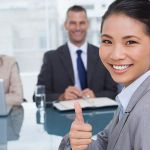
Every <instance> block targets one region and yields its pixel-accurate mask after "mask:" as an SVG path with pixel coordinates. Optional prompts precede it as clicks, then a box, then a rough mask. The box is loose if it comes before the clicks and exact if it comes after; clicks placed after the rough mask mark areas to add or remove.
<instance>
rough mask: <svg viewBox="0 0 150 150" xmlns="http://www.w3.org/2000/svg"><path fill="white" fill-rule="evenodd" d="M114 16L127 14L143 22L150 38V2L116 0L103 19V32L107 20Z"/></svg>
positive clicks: (145, 0) (143, 0)
mask: <svg viewBox="0 0 150 150" xmlns="http://www.w3.org/2000/svg"><path fill="white" fill-rule="evenodd" d="M112 14H125V15H126V16H128V17H131V18H133V19H136V20H138V21H140V22H142V23H143V24H144V25H145V27H146V32H147V34H148V35H149V36H150V1H149V0H115V1H114V2H113V3H112V4H111V5H110V6H109V7H108V10H107V11H106V12H105V14H104V16H103V18H102V24H101V31H102V27H103V23H104V21H105V19H106V18H108V17H109V16H110V15H112Z"/></svg>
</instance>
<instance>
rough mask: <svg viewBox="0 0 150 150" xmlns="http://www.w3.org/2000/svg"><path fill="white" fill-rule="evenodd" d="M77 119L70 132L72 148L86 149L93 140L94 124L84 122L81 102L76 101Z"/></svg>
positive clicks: (76, 149)
mask: <svg viewBox="0 0 150 150" xmlns="http://www.w3.org/2000/svg"><path fill="white" fill-rule="evenodd" d="M75 115H76V116H75V120H74V122H73V123H72V125H71V129H70V132H69V138H70V144H71V148H72V150H86V149H87V148H88V145H89V144H90V143H91V142H92V126H91V125H90V124H87V123H84V118H83V114H82V109H81V106H80V104H79V103H78V102H77V103H75Z"/></svg>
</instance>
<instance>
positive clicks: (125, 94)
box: [116, 71, 150, 113]
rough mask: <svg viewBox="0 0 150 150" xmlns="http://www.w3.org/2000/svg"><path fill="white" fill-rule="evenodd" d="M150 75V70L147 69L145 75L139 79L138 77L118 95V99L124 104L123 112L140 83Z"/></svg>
mask: <svg viewBox="0 0 150 150" xmlns="http://www.w3.org/2000/svg"><path fill="white" fill-rule="evenodd" d="M148 76H150V71H147V72H146V73H144V74H143V75H141V76H140V77H139V78H138V79H136V80H135V81H134V82H133V83H131V84H130V85H129V86H127V87H126V88H124V89H123V90H122V91H121V93H120V94H118V95H117V98H116V99H117V101H119V103H120V104H121V105H122V107H123V113H124V112H125V110H126V108H127V106H128V103H129V101H130V99H131V97H132V95H133V94H134V92H135V91H136V90H137V88H138V87H139V86H140V84H142V83H143V81H144V80H145V79H146V78H147V77H148Z"/></svg>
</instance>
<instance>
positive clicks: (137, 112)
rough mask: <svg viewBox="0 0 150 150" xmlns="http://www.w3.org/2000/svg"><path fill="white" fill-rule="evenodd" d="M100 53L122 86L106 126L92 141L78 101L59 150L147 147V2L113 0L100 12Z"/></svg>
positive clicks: (149, 28)
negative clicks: (67, 133) (72, 120)
mask: <svg viewBox="0 0 150 150" xmlns="http://www.w3.org/2000/svg"><path fill="white" fill-rule="evenodd" d="M99 53H100V57H101V60H102V62H103V64H104V65H105V67H106V68H107V70H108V71H109V72H110V74H111V76H112V78H113V80H114V81H116V82H118V83H120V84H123V85H124V89H123V90H122V91H121V93H120V94H119V95H117V97H116V100H117V101H118V102H119V108H118V111H117V112H116V114H115V115H114V117H113V119H112V121H111V122H110V123H109V125H108V126H107V127H106V128H105V129H104V130H103V131H102V132H100V133H98V135H97V140H92V126H91V125H90V124H87V123H85V122H84V118H83V115H82V110H81V107H80V105H79V104H76V105H75V112H76V117H75V121H74V122H73V123H72V126H71V129H70V133H69V135H67V136H65V137H64V139H63V140H62V143H61V145H60V147H59V149H60V150H64V149H65V150H70V149H72V150H87V149H88V150H149V149H150V70H149V68H150V1H149V0H116V1H114V2H113V3H112V4H111V5H110V6H109V8H108V10H107V12H106V13H105V14H104V16H103V20H102V26H101V45H100V50H99Z"/></svg>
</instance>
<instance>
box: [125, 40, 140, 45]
mask: <svg viewBox="0 0 150 150" xmlns="http://www.w3.org/2000/svg"><path fill="white" fill-rule="evenodd" d="M126 44H127V45H132V44H137V42H136V41H131V40H130V41H127V43H126Z"/></svg>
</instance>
